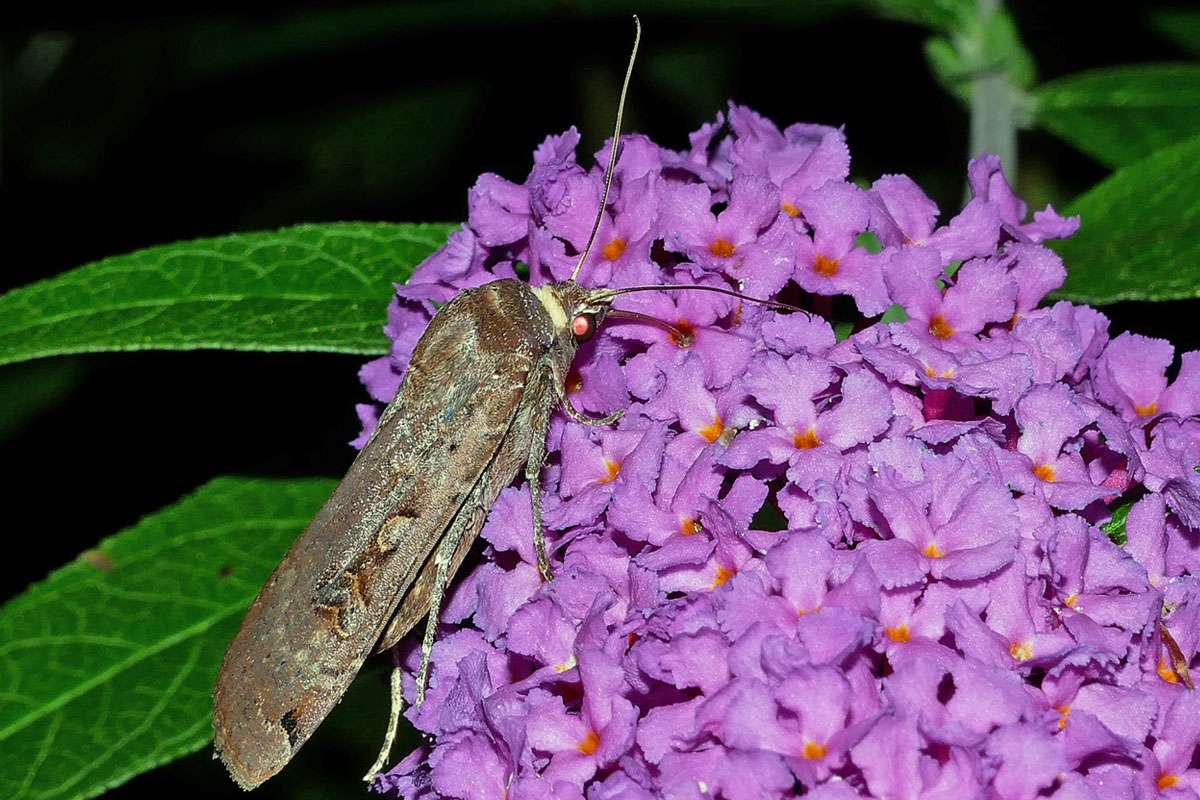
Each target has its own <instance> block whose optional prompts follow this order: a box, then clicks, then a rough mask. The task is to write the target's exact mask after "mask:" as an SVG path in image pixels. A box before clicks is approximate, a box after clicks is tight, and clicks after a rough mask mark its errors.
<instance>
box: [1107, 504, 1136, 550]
mask: <svg viewBox="0 0 1200 800" xmlns="http://www.w3.org/2000/svg"><path fill="white" fill-rule="evenodd" d="M1131 508H1133V501H1130V502H1128V503H1124V504H1123V505H1120V506H1117V509H1116V510H1115V511H1113V514H1112V519H1110V520H1109V521H1108V522H1106V523H1104V524H1103V525H1101V526H1100V528H1101V530H1103V531H1104V532H1105V533H1106V534H1108V538H1109V539H1112V542H1113V544H1115V545H1116V546H1117V547H1124V546H1125V542H1127V541H1129V535H1128V534H1127V533H1126V532H1125V523H1126V520H1128V519H1129V509H1131Z"/></svg>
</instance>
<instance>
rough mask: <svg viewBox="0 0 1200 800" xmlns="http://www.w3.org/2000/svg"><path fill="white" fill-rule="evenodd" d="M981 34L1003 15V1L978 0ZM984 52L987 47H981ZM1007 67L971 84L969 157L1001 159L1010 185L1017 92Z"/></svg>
mask: <svg viewBox="0 0 1200 800" xmlns="http://www.w3.org/2000/svg"><path fill="white" fill-rule="evenodd" d="M978 3H979V6H978V7H979V21H980V25H979V30H980V32H981V35H986V34H984V33H983V32H984V31H986V30H987V27H988V20H989V19H990V18H991V16H992V15H993V14H997V13H999V12H1000V11H1001V7H1000V3H1001V0H978ZM979 47H980V50H981V51H983V50H984V43H983V42H980V43H979ZM1007 67H1008V65H1007V64H995V65H989V67H988V68H987V69H986V70H983V71H982V72H980V74H979V75H977V76H976V77H975V78H974V79H972V81H971V143H970V151H969V152H968V154H967V155H968V156H969V157H971V158H974V157H976V156H978V155H980V154H982V153H995V154H996V155H998V156H1000V163H1001V164H1003V165H1004V173H1005V175H1006V176H1007V177H1008V180H1009V182H1010V183H1016V180H1017V126H1016V121H1015V115H1014V108H1013V98H1014V92H1013V88H1012V85H1011V84H1010V83H1009V80H1008V68H1007Z"/></svg>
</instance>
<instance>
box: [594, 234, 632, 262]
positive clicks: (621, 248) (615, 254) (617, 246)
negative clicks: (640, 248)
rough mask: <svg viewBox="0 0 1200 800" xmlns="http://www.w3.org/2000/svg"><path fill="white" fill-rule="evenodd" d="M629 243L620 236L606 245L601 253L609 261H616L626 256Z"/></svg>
mask: <svg viewBox="0 0 1200 800" xmlns="http://www.w3.org/2000/svg"><path fill="white" fill-rule="evenodd" d="M628 246H629V243H628V242H626V241H625V240H624V239H622V238H621V237H620V236H618V237H616V238H615V239H613V240H612V241H611V242H609V243H608V244H606V245H604V249H603V250H601V251H600V253H601V254H602V255H603V256H604V257H605V258H606V259H608V260H609V261H616V260H617V259H618V258H620V257H621V256H623V255H625V248H626V247H628Z"/></svg>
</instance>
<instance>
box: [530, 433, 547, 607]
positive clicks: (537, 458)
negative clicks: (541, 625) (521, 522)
mask: <svg viewBox="0 0 1200 800" xmlns="http://www.w3.org/2000/svg"><path fill="white" fill-rule="evenodd" d="M530 450H531V452H530V453H529V460H528V461H527V462H525V480H527V481H528V482H529V498H530V500H532V501H533V549H534V552H536V553H537V562H538V572H540V573H541V575H542V580H544V581H546V582H547V583H549V582H550V581H552V580H554V570H552V569H551V568H550V557H549V556H548V555H546V528H545V526H544V525H543V524H542V462H543V461H544V460H545V458H546V436H545V433H543V434H542V436H541V439H540V440H539V439H538V437H537V436H535V437H534V443H533V447H532V448H530Z"/></svg>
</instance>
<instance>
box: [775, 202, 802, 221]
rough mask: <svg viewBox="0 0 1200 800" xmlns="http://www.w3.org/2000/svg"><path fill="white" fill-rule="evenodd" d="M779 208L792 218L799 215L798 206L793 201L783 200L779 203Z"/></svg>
mask: <svg viewBox="0 0 1200 800" xmlns="http://www.w3.org/2000/svg"><path fill="white" fill-rule="evenodd" d="M779 208H780V209H781V210H782V211H783V213H785V214H787V215H788V216H789V217H793V218H794V217H798V216H800V207H799V206H797V205H796V204H795V203H788V202H783V203H780V204H779Z"/></svg>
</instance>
